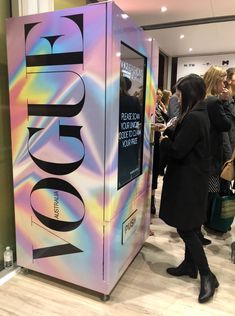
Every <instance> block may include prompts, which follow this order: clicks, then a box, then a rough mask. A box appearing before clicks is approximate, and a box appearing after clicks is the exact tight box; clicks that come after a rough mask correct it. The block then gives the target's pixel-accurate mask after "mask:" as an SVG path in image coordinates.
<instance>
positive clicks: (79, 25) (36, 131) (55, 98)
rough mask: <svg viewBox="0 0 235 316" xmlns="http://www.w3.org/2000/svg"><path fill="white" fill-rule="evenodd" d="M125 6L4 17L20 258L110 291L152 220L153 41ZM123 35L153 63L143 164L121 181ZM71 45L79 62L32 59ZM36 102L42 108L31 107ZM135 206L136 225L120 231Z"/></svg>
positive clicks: (57, 274) (30, 265) (46, 271)
mask: <svg viewBox="0 0 235 316" xmlns="http://www.w3.org/2000/svg"><path fill="white" fill-rule="evenodd" d="M121 13H122V11H121V10H120V9H119V8H117V7H116V5H115V4H113V3H108V4H104V3H103V4H99V5H90V6H88V7H81V8H73V9H67V10H64V11H57V12H50V13H45V14H39V15H32V16H26V17H21V18H12V19H9V20H8V21H7V47H8V69H9V89H10V107H11V137H12V155H13V176H14V200H15V217H16V237H17V263H18V264H19V265H21V266H23V267H27V268H29V269H32V270H35V271H39V272H42V273H44V274H47V275H50V276H54V277H56V278H59V279H62V280H66V281H68V282H71V283H74V284H77V285H80V286H84V287H86V288H90V289H92V290H95V291H99V292H101V293H104V294H109V293H110V291H111V290H112V288H113V286H114V285H115V284H116V282H117V281H118V279H119V278H120V276H121V275H122V273H123V272H124V271H125V269H126V268H127V267H128V265H129V263H130V262H131V261H132V260H133V258H134V257H135V255H136V254H137V252H138V251H139V249H140V248H141V246H142V245H143V242H144V240H145V238H146V236H147V235H148V227H149V195H150V187H151V173H150V169H151V168H150V166H151V155H150V144H149V134H150V113H151V107H152V106H153V96H154V92H155V90H154V88H155V86H154V81H153V78H152V73H151V69H150V59H149V56H150V47H149V46H150V44H149V42H148V41H146V39H145V38H144V36H143V32H142V31H140V29H139V28H137V27H136V26H135V25H134V24H133V23H132V21H130V20H129V19H128V20H123V19H122V18H121ZM106 16H107V19H106ZM77 21H79V22H77ZM75 22H76V23H75ZM25 25H29V26H30V27H29V26H28V33H27V32H26V33H25ZM137 35H138V36H137ZM53 36H54V38H53ZM49 39H50V40H51V42H50V40H49ZM53 41H54V42H53ZM121 41H123V42H125V43H127V44H128V45H130V46H131V47H133V48H134V49H135V50H137V51H139V52H140V53H141V54H143V55H144V56H146V57H148V64H147V85H146V86H147V90H146V102H145V108H146V110H145V131H144V152H143V173H142V175H141V176H139V177H138V178H136V179H135V180H133V181H131V182H130V183H128V184H127V185H126V186H124V187H123V188H122V189H120V190H117V151H118V115H119V113H118V110H119V109H118V102H119V81H120V56H119V57H118V54H117V53H118V52H119V51H120V43H121ZM16 52H17V54H16ZM68 52H70V53H71V52H72V53H74V52H83V62H82V63H80V64H79V63H77V64H76V63H72V64H69V63H66V64H63V63H62V61H60V62H59V64H58V63H55V64H53V65H45V64H43V62H42V64H41V65H33V63H36V62H35V60H34V61H33V60H31V63H32V64H30V65H29V61H28V60H29V59H27V58H28V57H27V56H38V55H53V57H54V56H56V54H62V53H64V54H66V53H68ZM58 56H59V55H58ZM36 59H37V58H36ZM83 98H84V102H83V101H82V100H83ZM82 102H83V103H84V104H83V105H82V106H81V108H80V109H79V111H77V113H76V114H75V115H72V116H70V114H69V113H71V109H72V108H73V106H74V108H75V109H76V107H77V108H78V107H79V106H78V104H79V103H82ZM30 105H32V106H31V108H32V109H33V110H32V111H34V109H35V108H38V113H44V114H38V113H37V114H35V113H36V112H35V113H34V112H32V113H31V112H30V111H31V110H30V109H31V108H30ZM46 105H47V106H50V109H53V110H54V109H55V111H56V109H58V111H60V110H59V107H60V106H61V105H63V106H64V115H61V114H60V115H48V114H45V112H40V111H41V109H43V108H46ZM51 107H54V108H51ZM33 113H34V114H33ZM58 113H59V112H58ZM64 126H65V127H66V128H64ZM63 128H64V129H66V131H64V132H63ZM71 130H72V132H71ZM75 131H76V133H75ZM63 133H64V134H63ZM70 133H72V136H71V134H70ZM76 162H79V163H78V164H77V165H76V168H72V165H73V164H74V165H75V164H76ZM55 165H56V166H57V167H56V168H55V169H53V170H54V171H52V172H50V170H52V169H50V168H52V166H55ZM67 166H71V170H67V169H66V168H67ZM65 169H66V170H67V171H63V170H65ZM131 214H135V227H134V230H133V233H131V234H129V235H128V236H127V237H128V238H127V237H126V238H125V239H123V229H124V225H125V223H127V219H128V218H129V216H130V215H131ZM66 223H67V224H66ZM62 245H64V246H62ZM60 246H61V247H60ZM59 249H65V250H66V251H67V252H65V253H61V251H62V250H59ZM68 249H69V250H68ZM71 249H73V251H74V252H73V251H72V250H71ZM57 251H59V252H60V253H59V254H58V252H57ZM56 252H57V254H56ZM52 253H53V255H52ZM48 254H50V255H48Z"/></svg>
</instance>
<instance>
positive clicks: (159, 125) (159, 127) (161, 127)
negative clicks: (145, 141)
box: [156, 123, 166, 132]
mask: <svg viewBox="0 0 235 316" xmlns="http://www.w3.org/2000/svg"><path fill="white" fill-rule="evenodd" d="M156 126H157V129H156V130H157V131H158V132H164V131H165V129H166V125H165V124H163V123H157V124H156Z"/></svg>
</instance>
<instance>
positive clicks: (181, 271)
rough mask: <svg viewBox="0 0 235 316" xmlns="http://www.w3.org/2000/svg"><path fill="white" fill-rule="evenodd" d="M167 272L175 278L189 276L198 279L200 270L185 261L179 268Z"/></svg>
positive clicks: (169, 269)
mask: <svg viewBox="0 0 235 316" xmlns="http://www.w3.org/2000/svg"><path fill="white" fill-rule="evenodd" d="M166 272H167V273H169V274H170V275H173V276H182V275H188V276H189V277H190V278H192V279H196V278H197V272H198V270H197V268H196V267H195V266H194V265H192V264H190V263H188V262H186V261H183V262H182V263H181V264H180V265H179V266H178V267H177V268H168V269H167V270H166Z"/></svg>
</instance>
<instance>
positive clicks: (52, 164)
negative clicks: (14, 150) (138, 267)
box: [25, 14, 86, 259]
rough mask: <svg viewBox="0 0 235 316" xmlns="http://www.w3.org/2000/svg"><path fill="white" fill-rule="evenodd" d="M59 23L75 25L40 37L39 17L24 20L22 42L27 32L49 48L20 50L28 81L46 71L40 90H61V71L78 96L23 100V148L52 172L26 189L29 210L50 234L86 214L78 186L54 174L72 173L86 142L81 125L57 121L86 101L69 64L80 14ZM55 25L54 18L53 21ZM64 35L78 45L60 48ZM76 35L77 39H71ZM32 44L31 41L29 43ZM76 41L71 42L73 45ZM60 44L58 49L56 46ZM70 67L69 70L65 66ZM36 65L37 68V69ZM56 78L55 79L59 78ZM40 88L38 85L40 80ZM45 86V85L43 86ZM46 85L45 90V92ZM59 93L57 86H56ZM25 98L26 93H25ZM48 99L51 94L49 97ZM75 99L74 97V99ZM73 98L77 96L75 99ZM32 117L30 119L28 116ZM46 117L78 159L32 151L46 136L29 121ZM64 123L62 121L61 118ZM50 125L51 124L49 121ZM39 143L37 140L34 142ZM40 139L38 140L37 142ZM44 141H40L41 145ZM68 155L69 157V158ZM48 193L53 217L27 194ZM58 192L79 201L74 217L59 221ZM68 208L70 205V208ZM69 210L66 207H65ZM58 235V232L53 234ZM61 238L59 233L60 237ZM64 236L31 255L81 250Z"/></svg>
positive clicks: (77, 55)
mask: <svg viewBox="0 0 235 316" xmlns="http://www.w3.org/2000/svg"><path fill="white" fill-rule="evenodd" d="M58 19H59V21H58V22H61V23H62V22H63V21H64V19H69V21H70V22H71V23H72V24H73V27H74V25H75V26H76V32H74V28H73V29H72V31H71V34H66V35H64V34H48V35H45V34H42V36H40V29H39V28H40V27H41V26H42V23H43V22H36V23H30V24H26V25H25V47H27V42H28V40H29V37H30V38H31V39H32V37H33V36H35V41H34V43H36V42H37V44H38V42H39V43H40V42H42V43H45V41H46V43H47V44H46V45H49V47H50V52H49V53H48V52H46V53H40V54H35V52H34V50H32V52H30V50H29V52H27V50H26V49H25V51H26V54H25V62H26V75H27V80H32V79H33V80H36V81H38V83H40V80H41V82H43V80H44V78H45V76H48V77H49V78H50V80H49V84H48V86H47V87H46V88H45V87H44V88H42V91H41V92H42V93H47V94H48V95H50V91H51V90H50V89H52V86H50V84H51V85H53V87H54V86H55V85H56V83H57V85H56V87H58V89H60V90H61V87H60V83H61V82H63V81H62V80H61V76H62V77H63V76H66V80H68V81H69V83H70V85H73V86H74V89H77V90H78V89H80V92H81V93H80V99H79V100H77V101H75V104H68V103H66V102H65V103H64V104H63V102H62V103H60V104H58V103H57V104H55V103H52V102H47V103H45V104H42V103H34V102H31V101H30V102H28V101H27V110H28V117H29V118H32V119H31V120H29V122H31V123H30V126H28V132H29V137H28V142H27V149H28V154H29V155H30V157H31V158H32V160H33V162H34V163H35V165H36V166H37V167H38V168H40V169H41V170H43V171H45V172H46V173H48V174H50V175H53V177H51V176H46V177H45V178H43V179H40V180H39V181H38V182H37V183H36V184H35V185H34V186H33V188H32V190H31V194H30V205H31V208H32V211H33V214H34V215H35V216H36V218H37V219H38V220H39V221H40V222H41V224H43V225H44V228H43V229H44V230H45V232H47V233H48V234H50V231H48V229H47V228H49V229H51V230H54V231H59V232H69V231H72V230H74V229H77V228H78V227H79V226H80V225H81V223H82V221H83V219H84V216H85V206H84V202H83V199H82V197H81V195H80V193H79V192H78V191H77V189H76V188H75V187H74V186H73V185H72V184H70V183H69V182H67V181H66V180H64V179H61V177H60V178H57V177H54V176H64V175H67V174H70V173H71V172H74V171H75V170H76V169H77V168H79V167H80V165H81V164H82V162H83V160H84V157H85V146H84V143H83V140H82V137H81V128H82V126H74V125H68V124H62V123H61V120H62V119H63V118H70V117H74V116H76V115H78V114H79V113H80V112H81V111H82V108H83V106H84V103H85V96H86V93H85V92H86V89H85V84H84V82H83V79H82V77H81V76H80V75H79V74H78V73H77V72H76V71H73V70H71V65H75V64H76V65H78V64H80V65H83V58H84V56H83V54H84V51H83V47H84V44H83V41H84V38H83V15H82V14H77V15H70V16H61V17H59V18H58ZM58 25H59V23H58ZM65 36H67V38H68V40H69V41H70V42H71V38H72V39H74V40H73V42H74V43H77V42H78V40H79V39H80V40H81V45H80V46H81V47H82V49H81V50H75V49H74V50H73V49H72V50H71V44H70V50H71V51H61V49H62V48H63V49H64V47H66V45H60V41H61V40H62V39H63V41H65V40H66V38H65ZM75 39H76V40H75ZM43 41H44V42H43ZM30 43H31V42H30ZM74 45H75V44H74ZM61 47H62V48H61ZM66 65H67V67H69V69H68V70H66V69H65V66H66ZM39 67H40V68H39ZM59 80H60V81H59ZM39 87H40V84H39ZM43 89H44V90H43ZM45 89H47V91H45ZM59 92H60V91H59ZM28 99H30V98H28ZM48 99H50V98H48ZM73 99H74V98H73ZM75 99H76V98H75ZM33 117H35V120H34V119H33ZM43 117H47V118H51V120H53V124H55V122H56V123H57V124H58V135H56V136H54V137H57V138H59V140H61V139H62V137H63V141H65V142H66V140H67V141H70V140H71V139H73V140H74V141H76V142H77V144H78V148H79V157H78V158H77V160H75V161H74V159H73V161H68V162H64V161H63V160H62V158H61V157H54V159H56V161H47V160H45V159H42V158H40V157H39V156H37V151H36V150H34V147H33V146H34V145H35V143H37V141H38V142H39V140H40V141H41V140H43V139H44V138H45V139H46V137H47V134H48V131H49V126H46V127H41V126H38V125H37V123H35V124H34V122H37V120H36V118H43ZM66 123H67V121H66ZM48 125H50V124H48ZM39 144H40V143H39ZM42 144H43V142H42ZM42 146H43V145H42ZM70 159H72V158H70ZM44 191H45V192H51V194H48V195H47V197H48V199H49V198H51V200H52V201H51V205H52V208H53V216H49V215H47V214H50V212H49V211H47V210H45V209H43V210H42V209H40V206H37V207H35V206H34V204H33V202H32V199H33V196H35V195H36V196H37V194H39V192H44ZM53 192H56V199H55V193H53ZM60 193H61V195H63V194H65V195H66V194H67V195H71V196H72V197H73V198H74V199H76V200H77V201H78V204H77V205H80V209H79V211H78V212H77V211H75V210H74V212H73V214H72V215H73V220H71V221H68V220H62V219H61V218H60V217H61V215H62V214H61V212H63V209H61V208H59V196H60ZM72 211H73V210H72ZM70 212H71V210H70ZM58 238H60V237H58ZM60 239H61V238H60ZM64 241H65V239H64V238H63V244H61V245H54V246H51V247H41V248H38V249H33V259H40V258H45V257H51V256H60V255H66V254H72V253H79V252H82V250H81V249H79V248H77V247H75V246H74V245H72V244H70V243H68V242H67V243H64Z"/></svg>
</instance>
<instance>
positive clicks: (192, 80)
mask: <svg viewBox="0 0 235 316" xmlns="http://www.w3.org/2000/svg"><path fill="white" fill-rule="evenodd" d="M176 89H177V90H179V91H180V92H181V94H182V97H181V118H182V117H184V116H185V115H186V114H187V113H188V112H190V111H191V110H192V108H193V107H194V106H195V105H196V104H197V103H198V102H200V101H202V100H204V98H205V96H206V85H205V82H204V80H203V79H202V78H201V77H200V76H198V75H196V74H190V75H187V76H185V77H183V78H182V79H181V80H180V81H179V83H177V85H176Z"/></svg>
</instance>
